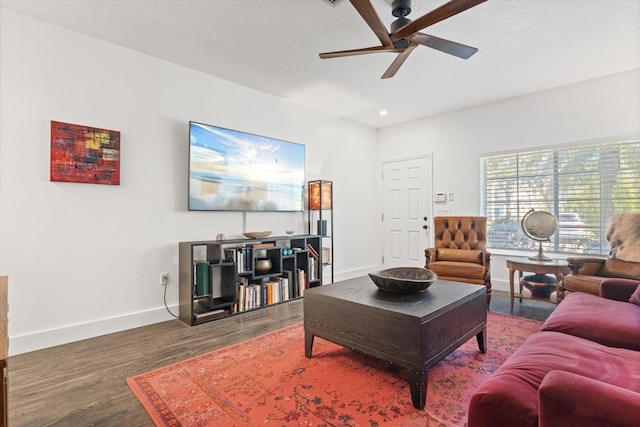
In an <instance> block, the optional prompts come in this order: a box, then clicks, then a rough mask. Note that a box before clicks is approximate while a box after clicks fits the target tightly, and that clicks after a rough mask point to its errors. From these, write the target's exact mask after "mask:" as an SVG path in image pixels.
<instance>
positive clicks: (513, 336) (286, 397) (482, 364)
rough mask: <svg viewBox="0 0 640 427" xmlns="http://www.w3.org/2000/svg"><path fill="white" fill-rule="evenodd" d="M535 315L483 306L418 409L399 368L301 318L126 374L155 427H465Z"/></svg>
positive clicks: (435, 373) (437, 369)
mask: <svg viewBox="0 0 640 427" xmlns="http://www.w3.org/2000/svg"><path fill="white" fill-rule="evenodd" d="M540 324H541V323H540V322H537V321H533V320H527V319H522V318H519V317H514V316H507V315H501V314H496V313H488V349H487V353H485V354H482V353H480V352H479V350H478V344H477V341H476V339H475V337H474V338H472V339H471V340H469V341H468V342H466V343H465V344H463V345H462V346H461V347H460V348H458V349H457V350H456V351H454V352H453V353H451V354H450V355H449V356H447V357H446V358H445V359H443V360H442V361H440V363H438V364H437V365H436V366H434V367H433V368H431V369H430V370H429V381H428V386H427V402H426V405H425V408H424V409H423V410H418V409H416V408H414V407H413V405H412V403H411V395H410V392H409V386H408V384H407V380H406V375H405V373H404V371H403V370H402V369H400V368H398V367H397V366H394V365H391V364H389V363H386V362H383V361H381V360H379V359H376V358H373V357H370V356H366V355H363V354H361V353H358V352H355V351H353V350H350V349H346V348H343V347H341V346H339V345H336V344H333V343H330V342H328V341H325V340H323V339H320V338H316V339H315V342H314V347H313V357H312V358H311V359H307V358H306V357H305V356H304V330H303V325H302V323H299V324H296V325H293V326H289V327H287V328H284V329H280V330H277V331H275V332H272V333H269V334H267V335H263V336H260V337H257V338H254V339H251V340H249V341H245V342H242V343H239V344H236V345H233V346H230V347H226V348H223V349H220V350H216V351H213V352H211V353H207V354H204V355H201V356H197V357H194V358H192V359H188V360H185V361H182V362H178V363H175V364H173V365H170V366H166V367H164V368H160V369H157V370H154V371H151V372H148V373H145V374H141V375H137V376H135V377H131V378H127V383H128V384H129V386H130V387H131V389H132V390H133V392H134V393H135V395H136V396H137V397H138V399H140V402H141V403H142V405H143V406H144V407H145V409H146V410H147V412H148V413H149V415H150V416H151V419H152V420H153V421H154V422H155V424H156V425H158V426H264V425H269V426H278V427H280V426H327V427H328V426H367V427H377V426H420V427H424V426H443V427H444V426H465V425H466V416H467V405H468V402H469V399H470V398H471V394H472V393H473V391H474V390H475V389H476V388H477V387H478V386H479V385H480V384H481V383H482V382H483V381H485V380H486V379H487V378H488V377H489V376H491V374H492V373H493V372H495V371H496V370H497V369H498V367H500V365H502V363H503V362H504V361H505V360H506V358H507V357H508V356H509V355H510V354H512V353H513V352H514V351H515V350H516V349H517V348H518V347H519V346H520V345H521V344H522V343H523V342H524V341H525V339H526V338H527V337H528V336H529V335H531V334H532V333H533V332H535V331H537V330H538V328H539V327H540Z"/></svg>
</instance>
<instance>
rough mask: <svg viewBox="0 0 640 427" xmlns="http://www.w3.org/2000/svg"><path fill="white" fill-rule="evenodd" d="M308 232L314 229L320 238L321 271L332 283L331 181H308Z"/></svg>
mask: <svg viewBox="0 0 640 427" xmlns="http://www.w3.org/2000/svg"><path fill="white" fill-rule="evenodd" d="M308 194H309V209H308V216H309V234H311V233H313V232H314V230H315V231H316V232H317V234H318V235H319V236H320V238H321V240H322V245H321V246H322V251H321V252H322V257H321V258H322V272H323V274H324V275H326V276H325V277H326V280H325V282H327V283H333V260H334V259H335V257H334V253H333V250H334V246H333V181H327V180H317V181H309V183H308Z"/></svg>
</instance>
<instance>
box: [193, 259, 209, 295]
mask: <svg viewBox="0 0 640 427" xmlns="http://www.w3.org/2000/svg"><path fill="white" fill-rule="evenodd" d="M194 264H195V265H194V266H193V268H194V269H195V274H194V277H195V281H196V283H195V285H196V286H195V294H196V296H203V295H207V294H209V293H210V292H211V291H210V283H209V267H210V263H209V262H208V261H195V262H194Z"/></svg>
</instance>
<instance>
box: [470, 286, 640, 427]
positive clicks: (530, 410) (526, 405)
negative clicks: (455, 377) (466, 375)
mask: <svg viewBox="0 0 640 427" xmlns="http://www.w3.org/2000/svg"><path fill="white" fill-rule="evenodd" d="M631 301H633V302H631ZM489 351H490V349H489ZM638 425H640V280H629V279H605V280H603V281H602V283H601V285H600V295H599V296H595V295H592V294H588V293H583V292H571V293H569V294H568V295H565V299H564V300H563V301H562V303H560V304H559V305H558V306H557V308H556V309H555V310H554V312H553V313H552V314H551V316H549V318H548V319H547V321H546V322H545V323H544V324H543V325H542V326H541V328H540V330H539V331H538V332H536V333H534V334H533V335H531V336H530V337H529V338H528V339H527V341H526V342H525V343H524V344H523V345H522V346H521V347H520V348H519V349H517V350H516V351H515V353H514V354H513V355H511V356H510V357H509V358H508V359H507V361H506V362H505V363H504V364H503V365H502V366H501V367H500V368H499V369H498V371H497V372H496V373H495V374H494V375H493V376H491V378H489V379H488V380H487V381H486V382H484V383H483V384H482V385H481V386H480V387H479V388H478V389H477V390H476V391H475V392H474V394H473V396H472V398H471V401H470V403H469V418H468V426H469V427H500V426H505V427H507V426H519V427H520V426H522V427H524V426H540V427H550V426H558V427H560V426H562V427H571V426H576V427H577V426H580V427H589V426H594V427H596V426H597V427H600V426H621V427H632V426H638Z"/></svg>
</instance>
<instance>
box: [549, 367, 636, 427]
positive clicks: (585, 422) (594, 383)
mask: <svg viewBox="0 0 640 427" xmlns="http://www.w3.org/2000/svg"><path fill="white" fill-rule="evenodd" d="M538 397H539V424H538V425H539V427H556V426H557V427H589V426H592V427H600V426H612V425H615V426H617V427H635V426H637V425H638V422H639V420H640V393H636V392H633V391H631V390H627V389H624V388H621V387H617V386H613V385H610V384H606V383H603V382H601V381H598V380H594V379H592V378H587V377H583V376H581V375H577V374H574V373H571V372H566V371H551V372H549V373H548V374H547V375H546V376H545V377H544V379H543V380H542V383H541V384H540V387H539V389H538Z"/></svg>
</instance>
